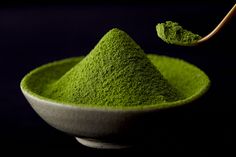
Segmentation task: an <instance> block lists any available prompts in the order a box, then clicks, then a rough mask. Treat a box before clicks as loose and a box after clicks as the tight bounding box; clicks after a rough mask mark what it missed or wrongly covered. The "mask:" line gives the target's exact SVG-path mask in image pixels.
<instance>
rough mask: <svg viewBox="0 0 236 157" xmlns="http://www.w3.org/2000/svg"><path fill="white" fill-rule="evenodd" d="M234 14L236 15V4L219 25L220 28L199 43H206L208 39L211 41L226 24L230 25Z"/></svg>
mask: <svg viewBox="0 0 236 157" xmlns="http://www.w3.org/2000/svg"><path fill="white" fill-rule="evenodd" d="M234 14H236V4H234V6H233V7H232V8H231V9H230V11H229V12H228V13H227V15H226V16H225V17H224V18H223V20H222V21H221V22H220V23H219V24H218V26H217V27H216V28H215V29H214V30H213V31H212V32H211V33H209V34H208V35H207V36H205V37H203V38H202V39H200V40H199V41H198V43H201V42H204V41H206V40H208V39H210V38H211V37H212V36H214V35H215V34H216V33H218V32H219V31H220V30H221V29H222V27H223V26H225V25H226V23H228V22H229V21H230V19H231V17H233V16H234Z"/></svg>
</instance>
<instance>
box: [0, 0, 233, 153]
mask: <svg viewBox="0 0 236 157" xmlns="http://www.w3.org/2000/svg"><path fill="white" fill-rule="evenodd" d="M232 6H233V3H230V2H228V3H223V4H220V3H215V4H212V5H211V4H210V3H200V2H199V3H197V2H196V3H180V4H178V3H173V4H172V3H168V4H167V3H160V4H157V3H156V4H136V5H130V4H117V5H115V4H104V5H102V4H100V5H99V4H96V5H95V4H94V5H93V4H90V5H89V4H73V5H72V4H59V5H52V4H49V5H19V4H17V5H9V4H7V5H2V6H1V7H0V68H1V71H0V83H1V90H0V91H1V92H0V105H1V107H0V124H1V129H0V143H1V145H2V146H3V147H2V146H1V147H0V150H1V149H5V148H6V149H7V148H19V147H22V148H25V149H22V151H27V149H29V148H32V149H33V148H35V149H38V148H40V151H41V152H43V151H45V150H48V149H49V148H50V149H55V152H57V153H58V152H59V153H60V152H63V151H65V150H66V151H67V150H70V152H76V153H77V154H78V155H82V156H83V155H84V156H89V155H104V156H106V155H107V156H111V155H112V156H114V155H117V156H121V155H124V154H127V153H130V154H134V155H139V154H148V153H150V154H151V153H155V154H158V153H160V152H188V151H194V152H198V153H200V152H210V151H222V150H223V151H225V152H228V151H230V150H231V147H232V141H233V140H232V135H233V129H232V127H233V122H234V121H233V120H232V115H233V113H234V110H233V107H232V106H233V104H234V102H233V101H234V99H235V91H234V90H235V89H236V88H235V81H236V64H235V57H234V56H235V54H236V52H235V51H236V50H235V44H236V42H235V36H236V29H235V28H236V17H234V18H233V19H232V21H231V22H230V23H229V24H228V25H227V26H226V27H225V28H224V30H222V31H221V32H220V33H219V34H218V35H217V36H215V38H213V39H212V40H210V41H209V42H207V43H205V44H203V45H199V46H197V47H178V46H173V45H167V44H165V43H164V42H162V41H161V40H160V39H159V38H158V37H157V35H156V31H155V25H156V23H158V22H164V21H166V20H172V21H177V22H179V23H180V24H181V25H183V26H184V27H185V28H189V29H190V30H192V31H193V32H196V33H199V34H201V35H205V34H207V33H209V32H210V31H211V30H212V29H213V28H214V27H215V26H216V25H217V24H218V23H219V21H220V20H221V19H222V18H223V17H224V16H225V14H226V13H227V11H228V10H229V9H230V8H231V7H232ZM113 27H117V28H120V29H122V30H124V31H126V32H127V33H128V34H129V35H130V36H131V37H132V38H133V39H134V40H135V41H136V42H137V43H138V44H139V45H140V46H141V47H142V48H143V49H144V50H145V52H146V53H157V54H162V55H169V56H172V57H178V58H182V59H185V60H186V61H188V62H191V63H193V64H195V65H196V66H198V67H199V68H201V69H202V70H203V71H205V72H206V73H207V74H208V76H209V78H210V79H211V88H210V89H209V91H208V92H207V94H206V95H205V96H203V97H202V98H201V99H200V100H198V101H197V103H196V104H195V105H193V106H191V107H187V108H186V109H184V110H183V111H181V112H180V113H181V114H175V112H172V113H169V118H170V119H171V118H173V119H175V118H176V117H175V116H176V115H178V116H181V118H182V119H184V120H185V125H178V124H175V125H174V126H170V127H169V130H168V127H167V133H166V134H165V135H163V137H161V138H160V139H158V140H156V139H150V142H149V143H148V142H147V143H145V144H143V145H140V146H138V147H136V148H131V149H125V150H96V149H90V148H87V147H84V146H82V145H80V144H79V143H78V142H77V141H76V140H75V139H74V137H73V136H70V135H67V134H65V133H63V132H60V131H58V130H56V129H54V128H52V127H51V126H49V125H48V124H47V123H45V122H44V121H43V120H42V119H41V118H40V117H39V116H38V115H37V114H36V113H35V112H34V110H33V109H32V108H31V106H30V105H29V103H28V102H27V101H26V99H25V98H24V96H23V95H22V93H21V91H20V87H19V84H20V81H21V79H22V77H23V76H24V75H25V74H26V73H27V72H29V71H30V70H32V69H34V68H36V67H38V66H39V65H42V64H45V63H48V62H50V61H54V60H59V59H63V58H67V57H72V56H80V55H85V54H87V53H89V51H90V50H91V48H93V47H94V45H95V44H96V43H97V42H98V40H99V39H100V38H101V37H102V36H103V35H104V34H105V33H106V32H107V31H108V30H109V29H111V28H113ZM156 127H158V124H156ZM178 127H181V128H182V129H181V131H180V130H179V128H178ZM12 150H14V149H12Z"/></svg>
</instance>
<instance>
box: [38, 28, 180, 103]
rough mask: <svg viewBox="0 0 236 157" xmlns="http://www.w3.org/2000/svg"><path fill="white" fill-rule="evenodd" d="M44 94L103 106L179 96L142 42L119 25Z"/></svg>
mask: <svg viewBox="0 0 236 157" xmlns="http://www.w3.org/2000/svg"><path fill="white" fill-rule="evenodd" d="M170 68H171V67H170ZM42 95H43V96H45V97H48V98H51V99H54V100H57V101H61V102H65V103H73V104H90V105H100V106H135V105H151V104H158V103H162V102H167V101H176V100H179V98H180V96H179V94H178V92H177V91H176V90H175V89H174V88H173V87H172V86H171V85H170V84H169V83H168V82H167V80H165V79H164V78H163V76H162V74H161V73H160V72H159V71H158V70H157V69H156V67H155V66H154V65H153V64H152V63H151V61H150V60H149V59H148V58H147V56H146V54H145V53H144V51H143V50H142V49H141V48H140V46H139V45H137V43H136V42H135V41H134V40H133V39H132V38H131V37H130V36H129V35H127V34H126V33H125V32H124V31H121V30H119V29H116V28H115V29H112V30H110V31H109V32H108V33H107V34H105V35H104V37H103V38H102V39H101V40H100V41H99V42H98V44H97V45H96V46H95V47H94V49H93V50H92V51H91V52H90V53H89V54H88V55H87V56H86V57H85V58H84V59H83V60H82V61H81V62H79V63H78V64H76V65H75V66H74V67H73V68H71V69H70V70H69V71H68V72H66V73H65V74H64V75H63V76H62V77H61V78H60V79H58V80H57V81H55V82H54V83H52V84H51V85H49V86H48V88H47V89H46V90H45V91H44V92H43V93H42Z"/></svg>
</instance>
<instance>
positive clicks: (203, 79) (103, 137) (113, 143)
mask: <svg viewBox="0 0 236 157" xmlns="http://www.w3.org/2000/svg"><path fill="white" fill-rule="evenodd" d="M147 56H148V58H149V59H150V60H151V62H152V63H153V64H154V65H155V66H156V67H157V68H158V69H159V70H160V72H161V73H162V74H163V76H164V77H165V78H166V79H167V80H168V81H169V83H170V84H172V85H173V86H174V87H175V88H176V89H177V90H178V91H180V92H181V93H182V95H183V96H184V99H182V100H179V101H175V102H166V103H163V104H156V105H146V106H135V107H99V106H92V105H86V104H77V105H76V104H65V103H62V102H57V101H56V100H51V99H50V98H46V97H44V96H42V95H41V93H42V91H43V90H44V89H45V88H47V85H49V84H50V83H53V82H55V81H56V80H58V79H59V78H60V77H61V76H63V74H65V73H66V72H67V71H68V70H69V69H70V68H72V67H73V66H74V65H75V64H77V63H78V62H80V61H81V60H82V59H83V57H75V58H69V59H64V60H61V61H56V62H52V63H48V64H46V65H43V66H40V67H38V68H36V69H34V70H33V71H31V72H30V73H28V74H27V75H26V76H25V77H24V78H23V79H22V81H21V90H22V92H23V94H24V96H25V97H26V99H27V100H28V102H29V103H30V104H31V106H32V108H33V109H34V110H35V111H36V112H37V113H38V115H39V116H40V117H41V118H42V119H43V120H45V121H46V122H47V123H48V124H49V125H51V126H52V127H54V128H56V129H58V130H60V131H63V132H66V133H68V134H70V135H73V136H75V137H76V139H77V140H78V141H79V142H80V143H82V144H83V145H86V146H89V147H94V148H125V147H129V146H132V145H135V144H136V143H139V142H140V141H141V140H140V139H141V138H143V137H145V135H147V137H149V136H151V135H150V134H151V132H152V133H154V134H158V130H160V129H161V127H163V125H164V123H166V122H167V121H166V117H165V116H164V117H163V115H166V113H168V112H169V111H170V110H173V109H175V108H176V107H178V106H179V107H180V106H183V105H184V106H185V105H186V104H190V103H191V102H193V101H194V100H197V99H198V98H200V97H201V96H202V95H203V94H204V93H205V92H206V91H207V90H208V88H209V85H210V80H209V78H208V76H207V75H206V74H205V73H204V72H203V71H202V70H200V69H199V68H197V67H196V66H194V65H192V64H189V63H187V62H185V61H183V60H180V59H176V58H171V57H167V56H159V55H152V54H149V55H147ZM163 111H164V112H163ZM164 119H165V120H164ZM169 125H171V124H169Z"/></svg>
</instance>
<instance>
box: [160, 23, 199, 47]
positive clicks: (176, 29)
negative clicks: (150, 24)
mask: <svg viewBox="0 0 236 157" xmlns="http://www.w3.org/2000/svg"><path fill="white" fill-rule="evenodd" d="M156 30H157V35H158V36H159V37H160V38H161V39H162V40H163V41H165V42H166V43H168V44H175V45H181V46H191V45H194V44H196V42H197V41H198V40H199V39H201V38H202V37H201V36H200V35H198V34H194V33H192V32H191V31H188V30H186V29H184V28H183V27H182V26H180V25H179V24H178V23H177V22H172V21H166V22H165V23H159V24H157V26H156Z"/></svg>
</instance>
